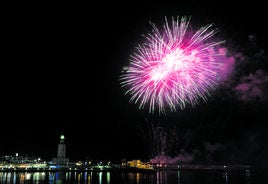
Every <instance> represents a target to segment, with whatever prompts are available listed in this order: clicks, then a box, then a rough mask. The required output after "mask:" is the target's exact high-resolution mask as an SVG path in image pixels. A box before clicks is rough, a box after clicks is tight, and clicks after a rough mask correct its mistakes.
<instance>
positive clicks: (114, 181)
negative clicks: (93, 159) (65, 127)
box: [0, 170, 268, 184]
mask: <svg viewBox="0 0 268 184" xmlns="http://www.w3.org/2000/svg"><path fill="white" fill-rule="evenodd" d="M267 174H268V172H267V171H263V170H261V171H250V170H238V171H230V172H225V171H219V170H181V171H157V172H155V173H146V172H119V171H104V172H100V171H87V172H0V183H1V184H60V183H61V184H265V183H266V184H267V183H268V178H267V177H268V175H267Z"/></svg>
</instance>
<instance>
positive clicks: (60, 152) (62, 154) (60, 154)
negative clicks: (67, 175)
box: [57, 135, 66, 158]
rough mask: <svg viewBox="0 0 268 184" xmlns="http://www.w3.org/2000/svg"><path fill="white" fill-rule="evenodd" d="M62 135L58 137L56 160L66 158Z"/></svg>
mask: <svg viewBox="0 0 268 184" xmlns="http://www.w3.org/2000/svg"><path fill="white" fill-rule="evenodd" d="M64 139H65V137H64V135H61V136H60V143H59V144H58V153H57V158H65V157H66V144H65V141H64Z"/></svg>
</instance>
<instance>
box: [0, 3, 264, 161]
mask: <svg viewBox="0 0 268 184" xmlns="http://www.w3.org/2000/svg"><path fill="white" fill-rule="evenodd" d="M254 2H255V1H254ZM233 3H234V2H228V1H212V2H202V3H201V2H199V3H196V2H191V1H185V2H184V1H180V0H178V1H173V2H172V1H163V2H159V3H157V2H154V3H149V2H148V3H145V2H138V1H126V2H125V3H106V2H102V1H101V2H97V3H95V4H93V3H92V4H90V3H89V4H78V3H75V4H64V3H63V4H13V5H7V6H6V10H7V11H6V12H5V14H4V19H5V21H4V23H3V25H2V26H1V27H2V30H4V33H2V39H1V40H2V41H1V42H2V52H1V53H2V54H1V56H2V57H1V58H2V59H1V60H2V70H1V71H2V75H1V76H2V80H1V81H2V82H1V91H2V95H1V96H2V98H1V109H2V110H1V134H0V155H3V154H14V153H15V152H18V153H22V154H29V155H40V156H41V157H43V158H46V159H51V158H52V157H54V156H56V151H57V143H58V141H59V137H60V135H61V134H64V135H65V136H66V142H67V156H69V157H70V158H71V159H72V160H76V159H84V158H86V157H89V158H105V159H110V158H111V159H113V158H116V159H117V158H123V157H127V158H140V157H147V156H148V155H147V153H146V149H145V148H144V145H143V143H142V138H141V137H140V136H139V135H138V133H137V131H138V128H137V127H138V126H140V125H143V124H144V122H145V119H150V120H151V119H153V120H156V121H161V122H167V124H176V125H179V126H180V125H181V126H182V127H184V128H187V129H189V130H191V131H193V132H195V131H197V129H198V131H199V132H198V133H196V135H197V136H200V135H202V136H204V141H212V140H214V136H216V135H214V134H212V133H209V132H214V131H215V132H217V133H219V132H221V134H220V135H221V136H222V137H220V138H219V137H215V139H216V141H218V142H224V140H225V139H228V140H230V141H234V142H235V141H236V140H238V139H241V138H242V137H243V136H245V135H247V133H248V134H250V135H253V134H254V133H255V134H258V131H259V130H260V129H261V130H262V131H265V130H266V131H267V130H268V129H267V125H266V123H267V121H268V118H267V115H266V114H263V113H264V112H266V110H265V109H266V107H267V98H266V101H265V100H264V101H263V100H262V98H261V100H257V101H253V102H244V101H243V100H239V99H238V97H237V98H236V97H235V96H232V95H233V94H234V92H233V91H232V89H233V87H234V84H232V85H233V86H232V85H230V86H231V87H230V86H229V87H230V89H228V87H225V88H224V90H223V91H224V92H222V91H220V92H219V93H217V94H215V95H212V97H211V98H210V99H209V100H208V102H207V103H201V104H200V105H198V106H196V107H195V108H189V109H186V110H181V111H180V110H179V111H177V112H174V113H169V114H167V115H163V116H158V115H157V114H155V115H152V114H149V113H148V110H147V109H144V110H139V109H138V107H137V106H136V105H134V104H130V103H129V101H128V100H129V98H128V96H124V91H123V90H122V88H121V87H120V85H119V81H118V79H119V75H120V71H121V70H122V67H123V66H125V65H127V64H128V62H129V60H128V59H129V55H130V54H131V53H132V51H133V48H134V47H135V46H136V44H137V43H139V39H141V34H144V33H145V32H146V31H147V30H150V28H151V27H150V24H149V21H152V22H155V23H157V24H160V25H161V24H162V22H163V20H164V19H163V18H164V16H167V17H171V16H183V15H187V16H190V15H191V17H192V21H193V23H195V24H200V25H203V24H207V23H212V22H213V23H214V24H215V25H216V26H217V27H220V29H221V30H222V31H221V34H222V35H223V36H225V37H228V38H227V40H228V41H229V42H228V43H227V44H230V45H232V48H231V51H233V50H232V49H241V51H240V50H239V51H235V52H242V53H243V52H246V53H243V54H245V55H247V54H249V52H248V50H246V49H245V48H246V47H247V46H245V47H244V46H243V44H246V43H247V42H248V41H249V40H248V36H249V35H255V36H256V38H257V41H258V44H259V46H258V47H257V51H259V50H261V48H263V49H267V36H266V34H267V28H266V25H265V23H266V22H267V20H266V12H267V10H266V9H265V7H266V6H265V5H264V4H261V3H256V4H252V2H250V3H245V2H244V3H243V4H240V3H238V4H233ZM250 51H251V50H250ZM257 51H256V52H257ZM266 55H267V50H266ZM266 62H267V57H266ZM247 67H248V66H246V67H245V68H247ZM258 67H259V68H258ZM248 68H250V67H248ZM248 68H247V69H248ZM253 68H254V67H253ZM254 69H255V71H256V70H257V69H262V70H263V71H266V72H267V71H268V69H267V63H266V64H262V65H261V66H257V67H255V68H254ZM247 71H251V70H250V69H249V70H247ZM255 71H253V69H252V71H251V73H254V72H255ZM239 72H241V70H239ZM249 73H250V72H248V73H246V72H245V74H244V75H249ZM239 74H240V73H239ZM266 74H267V73H266ZM266 77H267V76H266ZM265 84H267V81H266V83H264V85H265ZM262 89H263V88H262ZM263 90H266V88H265V89H263ZM264 94H267V91H264ZM197 127H198V128H197ZM200 127H201V128H200ZM230 127H231V128H230ZM263 127H264V128H266V129H263ZM250 130H252V131H253V132H251V131H250ZM222 131H227V132H225V133H224V132H222ZM227 134H230V136H227ZM255 134H254V135H255ZM218 135H219V134H218ZM195 139H197V138H195ZM193 140H194V139H193ZM196 144H197V143H196ZM260 144H261V143H260ZM193 145H195V144H194V143H193ZM266 149H267V148H266Z"/></svg>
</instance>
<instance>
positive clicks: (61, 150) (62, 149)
mask: <svg viewBox="0 0 268 184" xmlns="http://www.w3.org/2000/svg"><path fill="white" fill-rule="evenodd" d="M53 163H54V164H57V165H68V163H69V158H66V144H65V136H64V135H61V136H60V143H59V144H58V152H57V158H53Z"/></svg>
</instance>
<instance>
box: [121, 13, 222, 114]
mask: <svg viewBox="0 0 268 184" xmlns="http://www.w3.org/2000/svg"><path fill="white" fill-rule="evenodd" d="M165 20H166V22H165V24H164V27H163V28H164V31H163V32H161V31H160V30H159V29H158V28H157V27H156V26H155V25H154V24H152V33H149V34H147V35H145V39H146V42H144V43H143V44H141V45H139V46H138V47H137V48H136V52H134V54H133V55H131V59H130V61H131V62H130V65H129V66H128V67H125V68H124V70H123V74H122V75H121V76H120V80H121V86H122V87H128V90H127V91H126V94H129V95H131V98H130V101H131V102H134V103H139V107H140V108H144V107H145V105H146V104H148V105H149V112H154V111H155V110H156V109H157V108H158V111H159V113H161V112H165V107H166V106H168V107H169V108H170V110H171V111H175V110H176V108H177V106H179V107H180V108H181V109H183V108H185V106H186V105H187V104H191V105H193V106H194V105H196V104H197V103H198V101H199V99H203V100H204V101H206V100H207V97H208V96H209V95H210V91H211V90H212V89H215V88H216V86H217V85H218V84H219V82H220V81H221V79H222V75H223V73H224V71H223V70H224V59H225V57H224V54H222V52H220V48H218V46H219V45H220V44H221V43H223V41H214V40H212V37H213V36H214V35H215V34H216V33H217V30H215V29H211V27H212V25H211V24H209V25H206V26H204V27H201V28H200V29H199V30H197V31H196V32H193V31H189V28H188V27H189V22H190V21H189V19H187V18H186V17H182V18H181V19H179V17H178V18H177V20H174V19H172V23H171V24H170V23H169V22H168V21H167V19H165Z"/></svg>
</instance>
